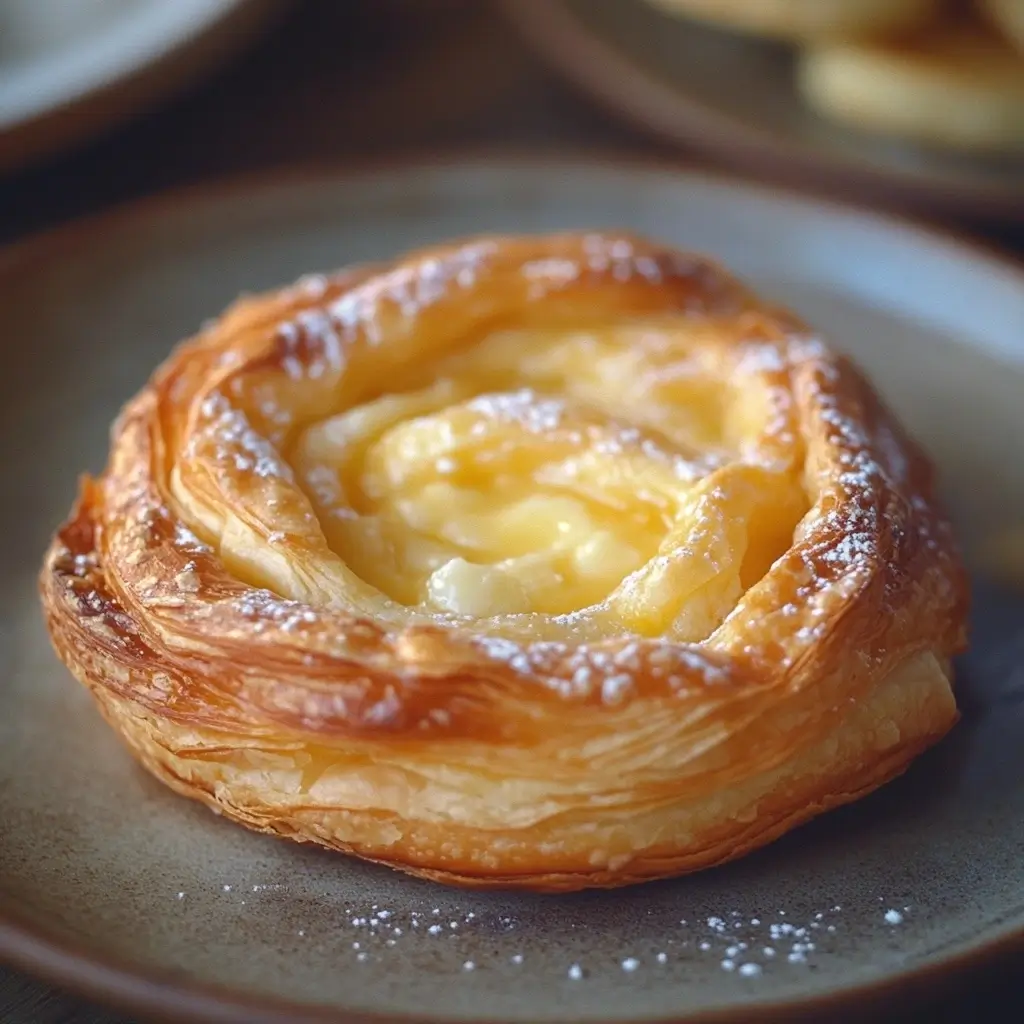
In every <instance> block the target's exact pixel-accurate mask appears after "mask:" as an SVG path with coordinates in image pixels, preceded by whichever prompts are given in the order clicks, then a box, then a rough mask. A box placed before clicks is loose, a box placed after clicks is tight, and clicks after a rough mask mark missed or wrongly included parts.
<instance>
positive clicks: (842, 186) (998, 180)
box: [505, 0, 1024, 222]
mask: <svg viewBox="0 0 1024 1024" xmlns="http://www.w3.org/2000/svg"><path fill="white" fill-rule="evenodd" d="M505 9H506V11H507V13H508V15H509V16H510V17H511V18H512V19H513V20H514V21H516V22H517V23H518V24H519V25H520V26H521V27H522V28H523V30H524V31H525V33H526V35H527V37H528V38H529V39H530V40H531V42H532V43H533V44H534V45H535V46H536V48H537V50H538V52H540V53H541V54H543V55H544V56H546V57H547V58H548V59H549V60H550V61H551V62H552V64H553V65H554V66H555V67H557V68H558V69H559V70H561V71H562V72H564V73H565V74H566V75H568V76H569V77H570V78H571V79H573V80H574V81H575V82H576V83H577V84H578V85H580V86H582V87H583V88H584V89H585V90H586V91H587V92H589V93H590V94H591V95H593V96H594V97H596V98H598V99H600V100H603V101H604V102H605V103H606V104H607V105H608V106H610V107H611V108H613V109H614V110H616V111H617V112H618V113H621V114H624V115H626V116H627V117H628V118H629V119H630V120H632V121H634V122H635V123H637V124H639V125H642V126H644V127H646V128H649V129H652V130H653V131H655V132H656V133H658V134H660V135H662V136H665V137H668V138H669V139H671V140H673V141H675V142H679V143H682V144H684V145H685V146H687V147H690V148H698V149H702V150H706V151H707V152H709V153H712V154H715V155H717V156H720V157H724V158H725V159H727V160H729V161H730V162H731V163H733V164H735V165H736V166H738V167H742V168H745V169H749V168H751V167H755V168H757V169H759V170H761V171H764V172H769V173H773V174H776V175H779V176H782V177H786V178H788V179H790V180H793V181H798V182H802V183H805V184H808V185H814V186H815V187H818V188H823V189H830V190H832V191H833V192H836V193H838V194H841V195H851V194H856V195H860V196H862V197H864V198H871V199H874V200H877V201H883V200H884V201H886V202H889V203H892V204H897V205H899V206H901V207H906V208H915V209H918V210H922V211H928V212H932V213H945V214H955V215H962V216H971V217H984V218H989V219H992V220H995V221H999V222H1002V221H1007V220H1013V221H1024V157H1020V158H1016V157H1014V158H1010V157H1007V158H1005V159H1004V158H992V159H986V158H982V157H978V158H974V157H970V156H962V155H957V154H952V153H947V152H943V151H941V150H926V149H922V148H917V147H914V146H910V145H903V144H900V143H897V142H888V141H884V140H882V139H880V138H877V137H875V136H872V135H869V134H866V133H862V132H857V131H853V130H849V129H846V128H843V127H839V126H836V125H833V124H832V123H831V122H829V121H826V120H824V119H822V118H820V117H818V116H816V115H815V114H814V113H812V112H811V111H810V110H809V109H808V108H807V107H806V106H805V105H804V103H803V102H802V101H801V99H800V97H799V96H798V95H797V93H796V91H795V89H794V86H793V76H792V66H791V64H792V55H791V52H790V51H789V50H788V49H787V48H786V47H784V46H781V45H775V44H771V43H766V42H762V41H760V40H757V39H753V38H751V37H746V36H741V35H738V34H734V33H729V32H723V31H720V30H718V29H715V28H709V27H706V26H703V25H700V24H698V23H696V22H691V21H686V20H684V19H682V18H678V17H673V16H671V15H669V14H666V13H664V12H662V11H660V10H658V9H656V8H654V7H652V6H651V5H649V4H648V3H646V2H645V0H506V2H505Z"/></svg>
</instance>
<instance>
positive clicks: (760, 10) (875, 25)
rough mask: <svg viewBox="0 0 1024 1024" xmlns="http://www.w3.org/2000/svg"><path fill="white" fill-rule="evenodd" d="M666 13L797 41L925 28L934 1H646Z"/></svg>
mask: <svg viewBox="0 0 1024 1024" xmlns="http://www.w3.org/2000/svg"><path fill="white" fill-rule="evenodd" d="M650 2H651V3H653V4H654V5H655V6H656V7H660V8H662V9H663V10H665V11H668V12H669V13H671V14H678V15H685V16H686V17H690V18H697V19H700V20H701V21H706V22H709V23H711V24H714V25H719V26H721V27H722V28H726V29H733V30H736V31H741V32H747V33H750V34H751V35H757V36H767V37H770V38H774V39H782V40H788V41H791V42H800V41H804V40H808V39H823V38H828V39H837V38H843V39H846V38H851V37H857V38H860V37H863V36H873V35H878V34H891V33H893V32H904V31H907V30H908V29H914V28H917V27H919V26H921V25H923V24H925V23H926V22H927V21H928V20H929V19H930V18H931V17H932V16H934V14H935V13H936V11H937V10H938V9H939V6H940V4H939V0H650Z"/></svg>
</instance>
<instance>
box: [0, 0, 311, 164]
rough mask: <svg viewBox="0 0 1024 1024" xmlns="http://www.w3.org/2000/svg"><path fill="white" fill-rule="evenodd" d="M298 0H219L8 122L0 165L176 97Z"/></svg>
mask: <svg viewBox="0 0 1024 1024" xmlns="http://www.w3.org/2000/svg"><path fill="white" fill-rule="evenodd" d="M290 2H291V0H217V9H216V10H211V12H210V16H209V17H207V18H206V19H204V20H203V21H202V22H201V23H200V24H198V25H195V26H193V27H190V28H188V29H187V30H185V31H182V32H180V33H179V34H178V35H177V36H176V37H175V38H174V39H170V40H168V41H167V42H166V45H164V46H162V47H161V48H160V52H159V53H158V54H157V55H156V56H155V57H153V58H152V59H148V60H147V59H140V60H134V61H130V62H128V63H126V65H125V66H124V67H122V68H120V69H119V70H118V71H116V72H115V73H114V74H112V75H110V76H109V77H105V78H104V79H103V80H101V81H97V82H94V83H92V84H91V85H89V86H87V87H86V88H84V89H81V90H80V91H79V90H75V89H70V90H68V91H67V92H66V93H65V95H64V96H63V98H62V99H61V100H59V101H56V102H54V103H51V104H48V105H46V106H45V107H43V108H41V109H39V110H37V111H30V112H28V113H27V114H25V115H24V116H22V117H19V118H16V119H15V120H13V121H11V122H10V123H9V124H7V125H6V127H2V128H0V140H2V142H3V148H2V149H0V172H2V173H11V172H16V171H19V170H21V169H23V168H24V167H26V166H28V165H30V164H33V163H37V162H39V161H42V160H45V159H46V158H47V157H49V156H52V155H53V154H54V153H56V152H57V151H58V150H62V149H65V148H69V147H72V146H74V145H76V144H79V143H81V142H83V141H84V140H86V139H88V138H91V137H93V136H96V135H99V134H101V133H103V132H104V131H106V130H108V129H110V128H113V127H115V126H116V125H118V124H121V123H122V122H124V121H127V120H130V119H131V117H133V116H134V115H136V114H138V113H139V112H141V111H142V110H144V109H146V108H148V107H151V106H153V105H155V104H158V103H160V102H162V101H164V100H167V99H169V98H171V97H172V96H173V95H175V94H176V93H178V92H180V91H181V90H183V89H185V88H187V87H188V86H189V85H190V84H192V83H193V82H194V81H197V80H198V79H200V78H201V77H203V76H204V75H205V74H207V73H209V72H211V71H212V70H214V69H215V68H216V67H217V66H219V65H220V64H222V63H223V62H224V61H227V60H229V59H230V58H231V57H233V56H235V55H236V54H237V53H238V52H240V51H241V50H243V49H244V48H245V47H246V46H247V45H249V43H251V42H253V41H254V40H255V39H256V38H257V37H258V35H259V34H260V32H261V31H262V30H263V29H264V28H265V27H267V26H268V25H269V24H270V23H271V21H272V20H273V19H274V18H275V17H277V16H279V15H280V14H281V13H282V12H283V11H284V10H285V9H286V8H287V6H288V4H289V3H290Z"/></svg>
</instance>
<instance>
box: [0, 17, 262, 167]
mask: <svg viewBox="0 0 1024 1024" xmlns="http://www.w3.org/2000/svg"><path fill="white" fill-rule="evenodd" d="M277 6H280V4H279V0H174V2H173V3H168V2H167V0H74V2H69V0H0V170H6V169H9V168H11V167H13V166H15V165H17V164H21V163H23V162H25V161H27V160H29V159H32V158H35V157H39V156H42V155H43V154H44V153H47V152H49V151H51V150H53V149H56V148H57V147H59V146H63V145H66V144H68V143H70V142H73V141H76V140H78V139H80V138H83V137H85V136H86V135H88V134H91V133H93V132H95V131H97V130H99V129H100V128H102V127H105V126H106V125H108V124H110V123H112V122H113V121H115V120H118V119H119V118H121V117H124V116H126V115H128V114H129V113H131V112H133V111H135V110H138V109H141V108H142V107H143V106H144V105H146V104H147V103H149V102H152V101H154V100H156V99H158V98H159V97H161V96H164V95H167V94H169V93H170V92H172V91H173V90H174V89H175V88H177V87H179V86H181V85H184V84H185V83H186V82H187V81H189V80H191V79H192V78H193V77H195V76H197V75H198V74H200V73H201V72H202V71H204V70H206V69H207V68H209V67H210V66H212V65H213V64H214V63H215V61H216V60H218V59H221V58H223V57H225V56H227V54H228V53H229V52H231V51H232V50H234V49H235V48H237V47H238V46H240V45H241V44H242V43H243V42H244V41H245V40H246V39H247V38H248V37H249V36H250V35H252V32H253V30H254V29H255V28H257V27H258V26H259V25H260V24H262V22H263V21H264V19H265V18H266V16H267V15H268V14H269V13H270V12H271V10H272V9H273V8H275V7H277Z"/></svg>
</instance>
